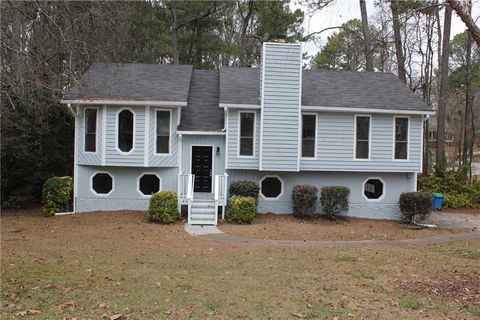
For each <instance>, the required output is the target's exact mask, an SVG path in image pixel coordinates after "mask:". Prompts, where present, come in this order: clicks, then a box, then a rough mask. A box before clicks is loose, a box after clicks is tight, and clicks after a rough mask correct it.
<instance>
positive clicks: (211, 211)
mask: <svg viewBox="0 0 480 320" xmlns="http://www.w3.org/2000/svg"><path fill="white" fill-rule="evenodd" d="M191 213H192V215H194V214H211V215H215V209H214V208H192V211H191Z"/></svg>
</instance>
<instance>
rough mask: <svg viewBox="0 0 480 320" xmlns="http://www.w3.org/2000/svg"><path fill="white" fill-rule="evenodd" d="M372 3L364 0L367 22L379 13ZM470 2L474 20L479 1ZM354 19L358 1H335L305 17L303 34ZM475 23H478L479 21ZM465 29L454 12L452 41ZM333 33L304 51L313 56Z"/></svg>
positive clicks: (307, 45) (293, 6)
mask: <svg viewBox="0 0 480 320" xmlns="http://www.w3.org/2000/svg"><path fill="white" fill-rule="evenodd" d="M374 1H378V0H366V3H367V12H368V16H369V20H371V19H370V17H371V16H374V15H375V14H376V12H378V11H379V8H375V6H374ZM472 2H473V6H472V16H473V18H474V20H475V19H478V17H479V16H480V0H473V1H472ZM290 8H291V9H292V10H294V9H296V8H301V9H302V10H303V11H304V12H307V9H306V8H305V7H304V6H301V5H299V4H297V3H296V1H291V3H290ZM441 17H442V19H443V11H442V13H441ZM354 18H358V19H361V15H360V6H359V0H335V1H333V3H332V4H330V5H329V6H328V7H327V8H325V9H323V10H320V11H318V12H317V13H316V14H315V15H313V16H312V17H309V16H306V17H305V22H304V28H305V33H306V34H309V33H311V32H315V31H319V30H322V29H325V28H328V27H335V26H340V25H342V24H343V23H345V22H347V21H348V20H351V19H354ZM477 21H480V19H478V20H477ZM477 24H478V22H477ZM466 29H467V28H466V27H465V24H464V23H463V22H462V20H460V18H459V17H458V16H457V14H456V13H455V11H454V12H453V15H452V29H451V38H452V39H453V37H454V36H455V35H456V34H458V33H461V32H463V31H465V30H466ZM335 31H338V29H336V30H328V31H325V32H323V33H322V34H321V35H320V38H321V40H320V43H317V44H315V43H313V41H310V42H309V43H306V44H305V45H304V49H305V50H306V51H307V52H308V53H309V55H314V54H315V53H317V52H318V51H319V49H320V48H319V45H320V44H322V45H323V44H325V43H326V40H327V37H328V36H329V35H330V34H332V33H333V32H335Z"/></svg>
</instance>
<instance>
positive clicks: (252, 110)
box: [62, 43, 433, 224]
mask: <svg viewBox="0 0 480 320" xmlns="http://www.w3.org/2000/svg"><path fill="white" fill-rule="evenodd" d="M62 102H63V103H65V104H67V105H68V106H69V107H70V108H71V109H72V111H73V112H74V113H75V115H76V122H75V126H76V131H75V132H76V135H75V170H74V171H75V172H74V175H75V180H74V181H75V186H74V199H75V203H74V210H75V211H76V212H87V211H96V210H124V209H135V210H145V209H146V208H147V206H148V198H149V196H150V194H152V193H154V192H157V191H159V190H174V191H177V192H178V197H179V203H180V204H181V205H186V206H188V212H189V215H188V216H189V220H188V221H189V222H190V223H192V224H216V223H217V215H216V214H215V212H216V209H217V208H222V209H223V208H224V206H225V205H226V198H227V197H228V195H227V190H228V185H229V184H230V183H232V182H234V181H238V180H253V181H256V182H258V184H259V185H260V187H261V192H260V196H259V199H258V212H260V213H265V212H273V213H290V212H292V208H291V191H292V188H293V187H294V186H295V185H298V184H312V185H316V186H318V187H319V188H320V187H322V186H325V185H343V186H347V187H349V188H350V192H351V194H350V209H349V212H348V214H349V215H350V216H357V217H367V218H382V219H398V218H399V217H400V212H399V208H398V198H399V196H400V193H402V192H405V191H415V190H416V182H417V173H419V172H421V171H422V141H423V139H422V137H423V121H424V120H425V119H426V118H427V117H428V116H429V115H430V114H432V113H433V112H432V110H431V109H430V108H429V107H428V106H427V105H425V104H424V103H423V102H422V101H421V99H420V98H418V97H417V96H415V95H414V94H413V93H412V92H411V91H410V90H409V89H408V88H407V87H406V86H404V85H403V84H402V83H401V82H400V81H399V80H398V79H397V78H396V77H395V76H394V75H392V74H386V73H373V72H339V71H318V70H302V50H301V45H300V44H286V43H264V44H263V52H262V62H261V66H260V68H220V70H214V71H206V70H193V68H192V67H191V66H188V65H146V64H106V63H95V64H93V65H92V67H91V68H90V69H89V70H88V71H87V72H86V74H85V75H84V76H83V77H82V79H81V80H80V82H79V83H78V85H77V86H75V87H73V88H72V89H71V90H70V91H69V92H68V93H67V94H66V95H65V96H64V99H63V100H62Z"/></svg>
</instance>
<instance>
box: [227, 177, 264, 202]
mask: <svg viewBox="0 0 480 320" xmlns="http://www.w3.org/2000/svg"><path fill="white" fill-rule="evenodd" d="M259 191H260V187H259V186H258V184H257V183H256V182H254V181H247V180H244V181H235V182H232V184H231V185H230V188H229V189H228V192H229V194H230V197H232V196H241V197H252V198H254V199H255V200H256V199H257V198H258V192H259Z"/></svg>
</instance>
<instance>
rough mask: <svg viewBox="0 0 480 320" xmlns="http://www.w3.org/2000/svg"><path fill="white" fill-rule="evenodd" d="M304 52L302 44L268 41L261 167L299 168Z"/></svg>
mask: <svg viewBox="0 0 480 320" xmlns="http://www.w3.org/2000/svg"><path fill="white" fill-rule="evenodd" d="M301 53H302V52H301V45H291V44H289V45H287V44H272V43H265V44H264V47H263V61H262V73H263V75H262V78H263V82H262V97H261V98H262V120H261V135H260V136H261V144H260V170H281V171H298V170H299V166H298V164H299V163H298V160H299V159H298V148H299V146H298V139H299V113H300V99H301V86H302V84H301V77H302V70H301V63H302V61H301Z"/></svg>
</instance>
